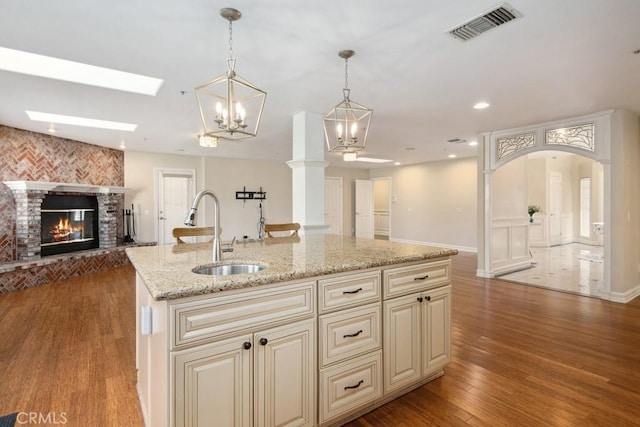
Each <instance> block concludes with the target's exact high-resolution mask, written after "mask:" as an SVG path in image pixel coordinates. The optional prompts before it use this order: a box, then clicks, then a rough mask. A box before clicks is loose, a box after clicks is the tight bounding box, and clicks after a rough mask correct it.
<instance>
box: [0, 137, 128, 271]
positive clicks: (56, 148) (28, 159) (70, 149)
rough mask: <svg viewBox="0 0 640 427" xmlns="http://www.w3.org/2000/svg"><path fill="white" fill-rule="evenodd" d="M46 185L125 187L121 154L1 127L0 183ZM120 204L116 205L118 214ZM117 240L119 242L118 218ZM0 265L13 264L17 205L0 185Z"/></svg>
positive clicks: (11, 194) (15, 256)
mask: <svg viewBox="0 0 640 427" xmlns="http://www.w3.org/2000/svg"><path fill="white" fill-rule="evenodd" d="M22 180H25V181H47V182H64V183H74V184H92V185H105V186H118V187H122V186H124V153H123V152H122V151H119V150H114V149H111V148H105V147H99V146H96V145H91V144H85V143H83V142H78V141H73V140H70V139H64V138H58V137H55V136H52V135H45V134H40V133H36V132H30V131H25V130H21V129H15V128H12V127H8V126H2V125H0V181H22ZM119 197H120V198H121V199H122V200H121V201H120V202H118V203H117V204H118V205H119V206H118V208H119V210H116V212H119V211H120V210H121V209H122V203H123V201H124V200H123V197H121V196H119ZM117 220H118V224H119V226H118V227H116V236H111V238H112V239H113V238H116V239H118V241H121V239H122V234H123V232H122V226H121V223H122V221H121V220H120V218H119V217H118V218H117ZM0 227H1V228H0V264H1V263H8V262H12V261H15V260H16V259H17V252H18V247H17V246H16V201H15V200H14V196H13V193H12V192H11V190H9V188H7V186H6V185H4V184H3V183H1V182H0Z"/></svg>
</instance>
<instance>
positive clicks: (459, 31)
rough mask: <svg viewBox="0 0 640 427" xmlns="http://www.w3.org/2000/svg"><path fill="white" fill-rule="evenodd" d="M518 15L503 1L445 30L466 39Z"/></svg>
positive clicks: (518, 13)
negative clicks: (499, 4)
mask: <svg viewBox="0 0 640 427" xmlns="http://www.w3.org/2000/svg"><path fill="white" fill-rule="evenodd" d="M520 17H522V14H521V13H520V12H518V11H517V10H515V9H514V8H512V7H511V6H509V5H508V4H506V3H504V4H503V5H502V6H498V7H497V8H495V9H491V10H490V11H488V12H485V13H483V14H482V15H480V16H477V17H475V18H473V19H471V20H469V21H467V22H465V23H463V24H461V25H458V26H456V27H454V28H452V29H450V30H447V32H448V33H449V34H451V35H452V36H454V37H455V38H457V39H460V40H463V41H467V40H470V39H472V38H474V37H476V36H479V35H480V34H482V33H484V32H485V31H489V30H490V29H492V28H495V27H497V26H498V25H502V24H505V23H507V22H509V21H513V20H514V19H516V18H520Z"/></svg>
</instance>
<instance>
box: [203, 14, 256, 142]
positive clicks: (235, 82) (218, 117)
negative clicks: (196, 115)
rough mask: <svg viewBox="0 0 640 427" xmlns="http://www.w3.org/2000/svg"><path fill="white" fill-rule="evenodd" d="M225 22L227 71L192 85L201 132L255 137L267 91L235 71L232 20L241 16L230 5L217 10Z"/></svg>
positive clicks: (224, 136)
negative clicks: (226, 29) (196, 101)
mask: <svg viewBox="0 0 640 427" xmlns="http://www.w3.org/2000/svg"><path fill="white" fill-rule="evenodd" d="M220 15H221V16H222V17H223V18H224V19H226V20H227V21H229V59H227V72H226V73H225V74H223V75H221V76H219V77H216V78H215V79H213V80H211V81H209V82H208V83H205V84H203V85H201V86H198V87H197V88H195V92H196V98H197V100H198V107H199V108H200V116H201V118H202V125H203V126H204V135H205V136H211V137H218V138H224V139H232V140H235V139H243V138H250V137H253V136H256V135H257V133H258V126H259V125H260V118H261V117H262V109H263V108H264V102H265V99H266V97H267V93H266V92H265V91H263V90H262V89H259V88H257V87H256V86H255V85H253V84H251V83H249V82H248V81H246V80H244V79H243V78H241V77H240V76H238V75H237V74H236V71H235V66H236V59H235V58H234V57H233V31H232V30H233V22H234V21H237V20H238V19H240V18H241V17H242V14H241V13H240V11H238V10H236V9H232V8H224V9H222V10H220Z"/></svg>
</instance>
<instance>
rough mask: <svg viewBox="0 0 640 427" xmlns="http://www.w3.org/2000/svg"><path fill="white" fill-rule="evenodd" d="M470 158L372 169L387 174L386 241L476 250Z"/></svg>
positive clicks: (472, 162) (375, 173)
mask: <svg viewBox="0 0 640 427" xmlns="http://www.w3.org/2000/svg"><path fill="white" fill-rule="evenodd" d="M476 171H477V164H476V159H475V158H467V159H457V160H446V161H441V162H430V163H422V164H418V165H408V166H400V167H389V168H380V169H372V170H371V171H370V175H371V178H380V177H387V176H388V177H391V187H392V188H391V194H392V195H393V196H394V197H395V200H396V201H395V202H392V203H391V236H390V239H391V240H401V241H412V242H421V243H427V244H432V245H440V246H447V247H455V248H459V249H463V250H470V251H475V250H476V249H477V221H476V215H477V212H476V210H477V193H476V187H477V176H476Z"/></svg>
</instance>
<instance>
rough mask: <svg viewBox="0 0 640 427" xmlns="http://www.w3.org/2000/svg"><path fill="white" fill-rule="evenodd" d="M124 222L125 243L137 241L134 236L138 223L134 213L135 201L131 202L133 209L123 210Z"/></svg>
mask: <svg viewBox="0 0 640 427" xmlns="http://www.w3.org/2000/svg"><path fill="white" fill-rule="evenodd" d="M122 223H123V226H124V239H123V241H124V243H135V240H133V236H135V235H136V224H135V217H134V214H133V203H132V204H131V209H123V210H122Z"/></svg>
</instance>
